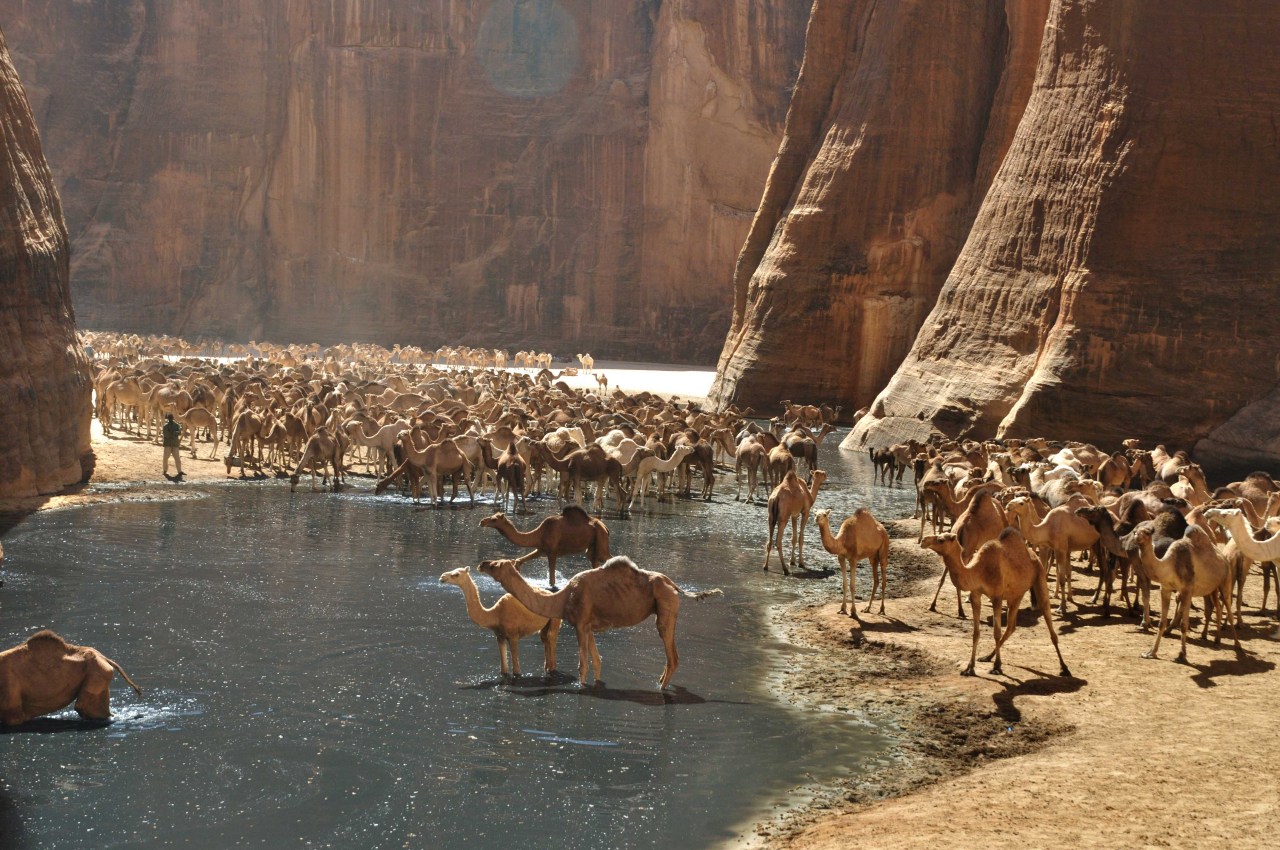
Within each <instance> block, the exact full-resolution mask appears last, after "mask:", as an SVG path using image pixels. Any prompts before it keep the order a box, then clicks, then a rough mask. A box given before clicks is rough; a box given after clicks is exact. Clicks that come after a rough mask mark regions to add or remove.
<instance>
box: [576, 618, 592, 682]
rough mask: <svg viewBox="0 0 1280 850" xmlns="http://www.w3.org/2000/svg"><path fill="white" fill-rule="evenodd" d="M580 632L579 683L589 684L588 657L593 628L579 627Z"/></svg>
mask: <svg viewBox="0 0 1280 850" xmlns="http://www.w3.org/2000/svg"><path fill="white" fill-rule="evenodd" d="M577 632H578V685H579V686H580V687H584V688H585V687H586V686H587V665H588V661H587V659H588V658H589V657H590V656H589V653H590V651H591V650H590V646H589V644H590V642H591V630H590V629H583V628H581V627H579V628H578V629H577Z"/></svg>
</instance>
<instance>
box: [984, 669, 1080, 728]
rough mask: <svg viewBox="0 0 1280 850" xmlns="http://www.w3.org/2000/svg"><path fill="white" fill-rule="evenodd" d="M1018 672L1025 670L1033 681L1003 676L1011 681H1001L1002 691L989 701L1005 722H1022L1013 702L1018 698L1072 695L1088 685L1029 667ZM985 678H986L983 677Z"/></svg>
mask: <svg viewBox="0 0 1280 850" xmlns="http://www.w3.org/2000/svg"><path fill="white" fill-rule="evenodd" d="M1016 669H1018V670H1025V671H1027V672H1028V673H1031V674H1034V675H1035V677H1036V678H1034V679H1015V678H1014V677H1012V676H1010V675H1008V674H1007V673H1006V674H1005V676H1004V678H1005V679H1009V680H1011V681H1001V684H1002V685H1003V686H1004V689H1003V690H1001V691H998V692H996V693H994V694H992V695H991V701H992V702H994V703H995V704H996V713H997V714H999V715H1000V716H1001V717H1002V718H1004V719H1005V720H1008V721H1011V722H1018V721H1020V720H1022V712H1021V711H1019V710H1018V707H1017V706H1016V705H1014V700H1016V699H1018V697H1043V696H1050V695H1052V694H1073V693H1075V692H1076V691H1078V690H1080V689H1081V688H1083V687H1084V686H1085V685H1087V684H1089V681H1088V680H1087V679H1079V678H1076V677H1075V676H1058V675H1053V674H1050V673H1044V672H1042V671H1040V670H1033V669H1031V668H1030V667H1018V668H1016ZM983 678H986V677H983ZM990 681H1000V680H998V679H990Z"/></svg>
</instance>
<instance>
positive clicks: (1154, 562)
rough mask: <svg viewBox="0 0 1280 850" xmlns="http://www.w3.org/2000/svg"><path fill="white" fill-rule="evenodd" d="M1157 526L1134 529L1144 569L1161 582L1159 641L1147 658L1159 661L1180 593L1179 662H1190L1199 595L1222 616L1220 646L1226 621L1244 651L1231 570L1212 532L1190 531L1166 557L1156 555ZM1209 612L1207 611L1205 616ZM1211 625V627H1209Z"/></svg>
mask: <svg viewBox="0 0 1280 850" xmlns="http://www.w3.org/2000/svg"><path fill="white" fill-rule="evenodd" d="M1154 531H1155V529H1154V526H1149V525H1145V524H1144V525H1142V526H1139V527H1138V528H1137V529H1135V530H1134V532H1133V536H1134V537H1135V539H1136V540H1137V543H1138V551H1139V553H1140V554H1141V557H1142V563H1143V566H1144V567H1145V568H1146V570H1147V572H1148V573H1149V574H1150V576H1151V578H1152V579H1153V580H1154V581H1158V582H1160V626H1159V628H1158V629H1156V642H1155V645H1154V646H1152V647H1151V649H1150V650H1149V651H1148V652H1146V653H1145V654H1144V655H1143V656H1142V657H1143V658H1156V657H1158V656H1157V655H1156V653H1157V652H1158V651H1159V650H1160V638H1162V637H1163V636H1164V632H1165V629H1166V628H1168V626H1169V623H1170V622H1171V621H1170V620H1168V619H1167V618H1168V614H1169V597H1170V596H1171V595H1172V594H1173V592H1174V591H1177V593H1178V608H1177V612H1176V613H1175V614H1174V618H1176V619H1177V620H1178V621H1179V627H1180V628H1181V630H1182V649H1181V651H1180V652H1179V653H1178V657H1177V659H1175V660H1176V661H1178V662H1180V663H1183V664H1185V663H1186V662H1187V621H1188V619H1189V617H1190V613H1191V600H1192V599H1193V598H1194V597H1196V596H1204V597H1210V598H1212V600H1213V603H1214V604H1213V607H1214V609H1216V612H1217V617H1218V635H1217V640H1216V642H1217V643H1221V642H1222V618H1223V616H1224V615H1225V617H1226V619H1227V622H1228V623H1230V624H1231V637H1232V639H1233V640H1234V641H1235V648H1236V650H1237V651H1239V650H1240V638H1239V636H1238V635H1236V626H1235V621H1234V620H1233V619H1232V617H1231V585H1232V579H1233V576H1232V572H1231V567H1230V565H1229V564H1228V563H1227V561H1226V559H1225V558H1223V557H1222V553H1221V552H1219V551H1218V549H1217V547H1216V546H1214V545H1213V540H1212V538H1210V537H1209V533H1208V532H1207V531H1205V530H1204V529H1203V528H1201V527H1200V526H1198V525H1192V526H1189V527H1188V528H1187V532H1186V535H1185V536H1184V537H1183V538H1182V539H1181V540H1175V541H1173V543H1172V544H1171V545H1170V546H1169V550H1168V551H1167V552H1165V554H1164V557H1160V556H1158V555H1156V553H1155V548H1154V547H1153V546H1152V543H1151V538H1152V535H1153V534H1154ZM1208 616H1209V609H1208V608H1207V607H1206V609H1205V617H1206V618H1207V617H1208ZM1206 625H1207V624H1206Z"/></svg>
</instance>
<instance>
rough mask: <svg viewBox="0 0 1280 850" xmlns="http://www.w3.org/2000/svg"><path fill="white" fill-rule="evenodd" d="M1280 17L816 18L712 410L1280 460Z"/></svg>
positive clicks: (839, 13)
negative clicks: (744, 407)
mask: <svg viewBox="0 0 1280 850" xmlns="http://www.w3.org/2000/svg"><path fill="white" fill-rule="evenodd" d="M1278 60H1280V8H1271V7H1268V6H1265V5H1259V4H1257V3H1251V2H1247V0H1228V2H1223V3H1215V4H1211V5H1210V4H1203V3H1197V2H1194V0H1173V2H1168V3H1161V4H1141V3H1129V2H1123V0H1051V2H1048V1H1047V2H1042V3H1034V2H1016V0H1008V2H1004V0H987V2H979V0H966V2H957V3H945V4H943V3H925V2H901V3H894V4H885V3H874V2H870V0H867V1H866V2H863V0H817V2H816V3H815V4H814V10H813V16H812V19H811V22H810V26H809V30H808V34H807V45H806V52H805V58H804V63H803V66H802V70H801V74H800V78H799V81H798V83H797V88H796V94H795V98H794V99H793V102H792V104H791V108H790V112H789V114H788V117H787V123H786V126H785V131H784V138H783V142H782V146H781V149H780V153H779V156H778V158H777V160H776V162H775V164H774V167H773V169H772V171H771V173H770V176H769V180H768V183H767V187H766V190H765V193H764V198H763V200H762V202H761V204H760V208H759V211H758V213H757V215H756V217H755V220H754V221H753V224H752V229H751V231H750V234H749V236H748V238H747V241H746V243H745V246H744V249H743V251H742V254H741V255H740V257H739V261H738V266H737V269H736V273H735V303H734V315H733V324H732V329H731V331H730V334H729V337H728V339H727V341H726V344H725V348H724V351H723V353H722V355H721V360H720V372H719V377H718V381H717V384H716V386H715V388H714V390H713V392H714V395H715V398H716V400H717V401H719V402H721V403H727V402H729V401H736V402H739V403H743V404H750V405H753V406H754V407H756V408H757V409H760V410H764V411H766V412H768V413H773V412H775V411H776V402H777V400H778V399H780V398H784V397H790V396H795V397H804V398H805V399H806V400H812V401H815V402H820V401H825V402H828V403H832V404H836V403H841V404H843V405H844V406H845V411H846V412H850V411H852V410H853V409H856V408H859V407H863V406H870V414H869V415H868V416H867V417H865V418H863V419H862V420H861V421H860V422H859V423H858V424H857V427H856V428H855V431H854V432H853V434H852V435H851V436H850V438H849V440H848V441H847V442H846V445H851V446H860V445H864V444H866V443H871V444H877V445H883V444H886V443H890V442H896V441H898V440H900V439H903V438H905V437H908V436H914V437H923V436H926V435H928V434H930V433H943V434H947V435H951V436H961V435H964V436H969V437H975V438H983V437H994V436H1025V435H1031V434H1043V435H1048V436H1055V437H1062V438H1079V439H1086V440H1093V441H1097V442H1099V443H1101V444H1106V445H1114V444H1116V443H1118V442H1119V441H1120V440H1122V439H1124V438H1128V437H1138V438H1141V439H1144V440H1148V441H1152V440H1161V441H1164V442H1167V443H1170V444H1171V445H1172V446H1177V447H1182V448H1192V447H1193V446H1196V447H1197V451H1198V452H1199V454H1200V455H1201V456H1202V457H1203V458H1204V459H1205V460H1206V461H1208V462H1209V463H1211V464H1216V465H1218V466H1226V465H1231V464H1242V465H1245V464H1249V463H1261V462H1264V461H1275V460H1277V459H1280V426H1277V425H1275V424H1274V423H1276V422H1278V421H1280V419H1277V417H1276V415H1275V414H1276V413H1280V384H1278V383H1277V380H1278V378H1280V345H1278V344H1277V340H1278V339H1280V335H1278V332H1280V318H1278V316H1280V310H1278V309H1277V308H1280V297H1278V296H1280V290H1278V289H1277V287H1276V280H1277V274H1278V272H1280V240H1277V239H1276V238H1275V235H1274V234H1275V223H1276V221H1277V220H1278V219H1277V214H1278V213H1280V145H1277V143H1276V134H1275V130H1274V126H1273V120H1272V119H1273V117H1274V116H1275V115H1276V114H1278V113H1280V61H1278Z"/></svg>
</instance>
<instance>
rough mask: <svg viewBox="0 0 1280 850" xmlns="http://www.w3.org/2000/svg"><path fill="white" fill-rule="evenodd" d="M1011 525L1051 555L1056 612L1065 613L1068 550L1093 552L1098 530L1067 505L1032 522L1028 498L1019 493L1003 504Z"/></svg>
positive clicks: (1067, 583) (1068, 577)
mask: <svg viewBox="0 0 1280 850" xmlns="http://www.w3.org/2000/svg"><path fill="white" fill-rule="evenodd" d="M1006 509H1007V510H1008V512H1009V516H1010V518H1011V520H1012V524H1013V526H1014V527H1015V528H1017V529H1018V530H1019V531H1020V532H1022V534H1023V536H1024V537H1026V541H1027V543H1029V544H1031V545H1032V546H1042V547H1045V549H1047V550H1048V551H1050V552H1052V553H1053V555H1054V561H1055V565H1056V575H1057V592H1058V613H1059V614H1060V615H1063V616H1065V615H1066V613H1067V602H1068V601H1070V599H1071V553H1072V552H1078V551H1080V550H1081V549H1084V550H1088V551H1092V550H1093V547H1094V545H1095V544H1097V542H1098V531H1097V529H1095V528H1094V527H1093V526H1092V525H1091V524H1090V523H1089V521H1088V520H1087V519H1085V518H1084V517H1081V516H1077V515H1076V514H1075V511H1074V509H1073V508H1072V507H1071V506H1070V505H1062V506H1061V507H1057V508H1054V509H1053V510H1051V511H1049V513H1047V514H1045V517H1044V519H1043V520H1041V521H1040V522H1036V521H1035V514H1034V513H1033V512H1032V511H1033V508H1032V506H1031V500H1030V499H1029V498H1027V497H1025V496H1019V497H1018V498H1016V499H1013V500H1011V501H1010V502H1009V504H1008V505H1006Z"/></svg>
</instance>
